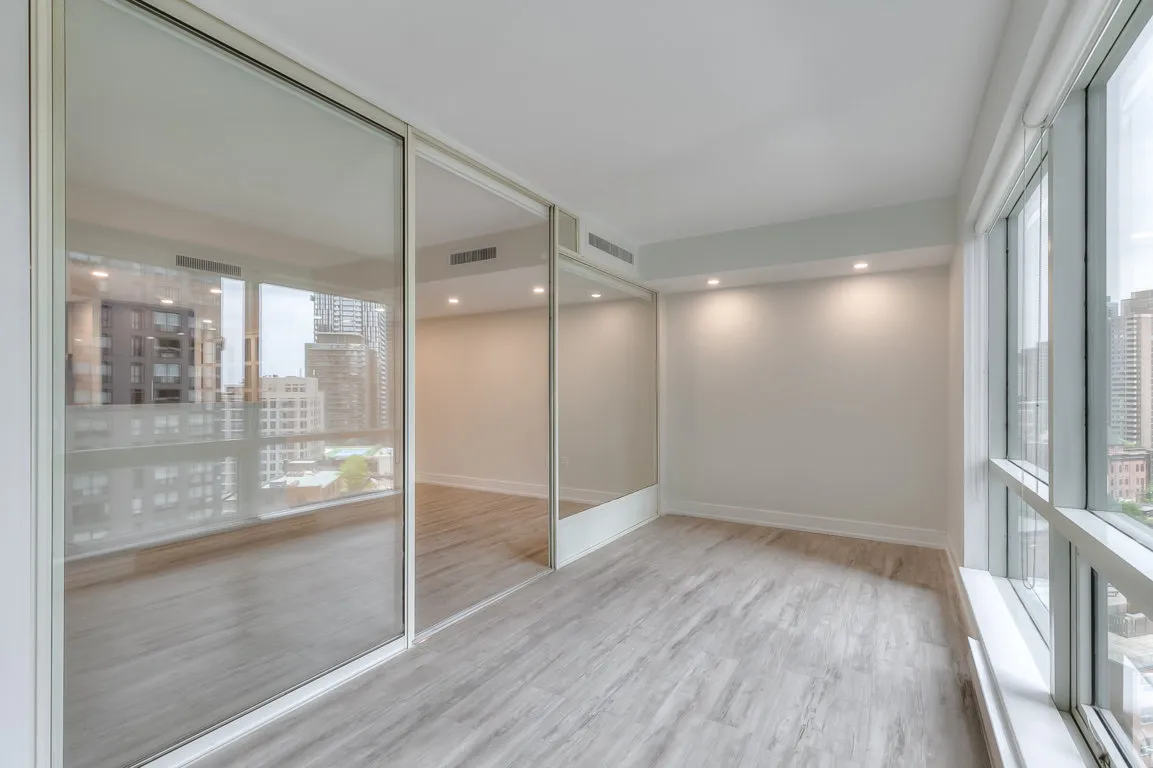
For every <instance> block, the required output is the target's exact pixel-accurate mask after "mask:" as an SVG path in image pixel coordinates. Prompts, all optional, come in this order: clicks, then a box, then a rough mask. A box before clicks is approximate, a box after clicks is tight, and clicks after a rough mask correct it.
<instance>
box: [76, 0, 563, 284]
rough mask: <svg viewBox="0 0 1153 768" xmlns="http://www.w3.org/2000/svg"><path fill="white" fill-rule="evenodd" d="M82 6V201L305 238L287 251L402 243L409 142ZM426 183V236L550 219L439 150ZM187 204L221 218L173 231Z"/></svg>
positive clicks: (155, 223) (125, 15)
mask: <svg viewBox="0 0 1153 768" xmlns="http://www.w3.org/2000/svg"><path fill="white" fill-rule="evenodd" d="M68 7H69V23H68V81H67V82H68V91H67V121H68V123H67V129H68V157H67V172H68V190H69V196H70V198H71V199H70V202H71V203H74V204H76V207H77V212H78V213H80V212H82V215H87V216H88V220H89V221H93V222H94V223H101V224H108V225H111V224H113V222H109V221H103V220H101V217H104V216H107V215H108V213H109V208H110V205H109V203H108V201H109V200H116V201H117V203H118V207H119V209H120V210H119V214H120V216H119V218H120V219H121V220H119V221H117V222H114V223H115V224H116V225H117V226H126V225H130V224H133V223H135V224H136V225H138V226H136V227H135V228H137V229H148V228H149V227H151V230H150V232H151V234H154V235H158V236H169V237H183V238H186V239H188V238H189V237H190V235H191V236H192V238H195V239H198V240H210V241H212V244H213V245H216V246H219V247H224V248H228V247H230V246H232V247H234V248H236V250H239V251H244V250H246V249H247V245H248V244H249V243H247V242H246V243H245V245H241V244H240V243H239V240H240V238H234V240H237V242H236V243H229V242H228V241H227V235H228V234H229V230H230V226H229V225H230V224H236V225H242V226H243V227H244V228H245V230H246V232H247V233H249V234H250V235H252V236H256V235H257V234H258V233H263V234H264V235H265V237H266V238H279V239H280V240H281V241H285V242H287V241H289V240H290V241H292V242H293V243H294V246H295V247H294V248H293V249H285V248H283V246H282V247H281V253H282V254H283V258H284V259H285V260H291V254H290V251H300V252H303V253H307V252H309V251H310V250H311V252H312V253H313V257H312V258H313V260H314V261H315V260H316V258H317V257H316V255H315V254H317V253H321V254H323V258H324V259H325V261H326V262H327V263H334V262H349V261H354V260H356V259H357V258H360V257H362V256H366V255H368V256H377V257H379V256H387V257H393V256H395V255H398V254H399V253H400V232H401V229H400V216H401V211H400V200H401V197H402V178H401V168H402V162H403V158H402V150H401V144H400V142H399V141H397V140H395V139H393V138H390V137H389V136H388V135H387V134H385V133H383V132H382V131H380V130H378V129H376V128H372V127H369V126H367V125H364V124H362V123H361V122H360V121H358V120H355V119H352V118H350V117H348V116H346V115H344V114H343V113H340V112H337V111H335V110H332V109H330V108H328V107H324V106H321V105H319V104H318V103H317V102H316V101H315V100H313V99H310V98H307V97H305V96H304V95H303V94H301V93H300V92H298V91H297V90H296V89H294V88H290V87H288V86H285V85H284V84H282V83H280V82H279V81H274V80H271V79H270V78H268V77H267V76H265V75H262V74H257V73H256V72H254V71H253V70H252V69H251V68H250V67H248V66H246V65H243V64H240V63H238V62H236V61H235V60H233V59H231V58H230V57H226V56H222V55H221V54H220V53H219V52H218V51H216V50H215V49H212V48H210V47H207V46H205V45H203V44H199V43H196V42H193V41H191V40H189V39H188V38H186V37H185V36H183V35H177V34H174V33H173V32H172V31H171V30H169V29H168V28H166V27H165V26H163V25H160V24H157V23H155V21H153V20H152V19H151V17H149V16H147V15H145V14H143V13H141V12H139V11H135V10H133V9H130V8H127V7H126V6H122V5H119V4H111V3H107V2H104V0H72V2H70V3H69V6H68ZM141 62H150V63H151V65H150V66H141V65H140V63H141ZM416 181H417V184H416V189H417V233H418V238H419V242H420V243H421V244H424V245H434V244H439V243H444V242H449V241H453V240H459V239H461V238H463V237H466V236H480V235H486V234H490V233H494V232H502V231H506V230H511V229H517V228H519V227H525V226H530V225H531V224H535V223H539V222H540V221H541V219H540V218H539V217H536V216H534V215H533V214H531V213H529V212H528V211H526V210H524V209H523V208H520V207H518V206H516V205H513V204H511V203H509V202H508V201H507V200H504V199H502V198H500V197H498V196H496V195H494V194H492V193H490V192H487V191H485V190H483V189H481V188H480V187H478V186H477V185H476V184H473V183H471V182H468V181H465V180H463V179H460V178H459V177H457V176H455V175H454V174H452V173H449V172H448V171H445V170H443V169H441V168H439V167H438V166H436V165H434V164H432V163H429V162H427V161H423V160H422V161H420V162H419V163H418V172H417V180H416ZM130 201H133V202H132V204H129V203H130ZM96 207H99V211H97V210H95V208H96ZM161 208H163V209H164V211H165V212H166V215H165V216H164V217H163V220H158V219H157V217H156V211H157V210H158V209H161ZM180 212H184V213H185V214H186V216H185V218H187V219H189V220H200V221H205V220H209V219H211V220H213V221H215V222H216V224H215V225H214V226H211V227H207V228H204V231H202V232H199V233H197V232H195V231H181V232H180V233H179V234H177V233H176V232H168V231H164V227H165V226H167V225H168V224H169V223H170V222H171V221H172V220H174V217H176V216H177V215H178V214H179V213H180ZM158 228H159V231H157V229H158ZM190 229H194V228H190ZM251 239H252V238H251V237H249V238H248V240H251Z"/></svg>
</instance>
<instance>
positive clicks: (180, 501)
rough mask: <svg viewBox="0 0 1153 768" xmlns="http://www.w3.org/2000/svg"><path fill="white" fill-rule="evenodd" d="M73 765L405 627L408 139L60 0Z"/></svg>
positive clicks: (117, 755) (239, 700)
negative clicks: (403, 365) (404, 216)
mask: <svg viewBox="0 0 1153 768" xmlns="http://www.w3.org/2000/svg"><path fill="white" fill-rule="evenodd" d="M65 10H66V21H67V28H66V30H67V36H66V57H67V75H68V76H67V90H66V108H67V109H66V117H67V119H66V134H67V163H66V180H65V186H66V189H65V192H66V211H67V220H66V223H65V226H66V251H67V255H66V257H65V258H66V263H65V264H62V265H60V266H61V268H62V269H63V270H64V271H65V277H64V281H65V288H64V292H65V306H63V307H61V308H59V310H58V317H59V319H60V321H61V322H62V323H63V324H64V327H65V333H64V334H63V348H62V349H60V350H59V351H58V354H59V360H60V365H61V366H62V367H63V369H64V377H63V379H64V388H63V393H62V395H63V397H64V413H65V432H66V446H65V448H66V452H65V456H64V467H63V469H64V494H65V499H64V504H63V515H64V518H63V531H62V535H63V537H64V542H63V551H64V555H65V564H64V614H65V616H64V637H63V663H64V677H63V690H64V704H63V718H64V722H63V725H64V734H65V737H64V738H65V743H64V762H65V765H66V766H67V767H68V768H111V767H112V766H124V765H130V764H134V763H136V762H138V761H140V760H143V759H146V758H148V757H149V756H151V755H155V754H157V753H159V752H162V751H164V750H166V749H168V748H170V747H172V746H174V745H176V744H177V743H179V742H181V741H183V740H186V739H188V738H190V737H192V736H195V735H196V734H197V733H199V732H201V731H203V730H205V729H207V728H210V727H212V726H214V725H216V724H219V723H220V722H222V721H225V720H227V719H229V718H231V717H233V716H235V715H237V714H239V713H241V712H243V711H244V710H246V709H249V708H251V707H254V706H256V705H259V704H260V703H262V702H263V701H265V700H267V699H269V698H271V697H274V696H276V695H278V694H280V693H282V692H284V691H286V690H288V689H291V688H293V687H294V686H297V685H299V684H301V683H303V682H305V681H307V680H309V679H311V678H313V677H315V676H317V675H320V674H322V673H324V672H325V671H327V670H329V669H331V668H333V667H334V666H337V665H339V664H341V663H343V662H345V661H347V660H349V659H351V658H354V657H356V656H357V655H359V654H362V653H364V652H366V651H369V650H371V649H373V648H375V647H377V646H380V645H382V644H384V643H385V642H387V641H389V640H392V639H394V638H396V637H398V636H400V635H402V634H403V631H404V626H403V610H402V583H403V579H402V565H403V535H402V503H401V496H400V494H401V493H402V492H403V487H402V482H401V481H402V476H401V473H400V471H399V469H398V468H399V467H400V466H401V458H402V457H401V455H400V453H401V447H402V443H401V440H400V437H399V436H400V435H401V434H402V407H401V404H402V392H401V391H400V388H399V387H398V382H399V381H401V378H400V376H399V375H398V369H399V366H400V361H401V356H400V354H399V344H400V343H401V340H402V338H403V334H402V330H401V329H402V322H403V317H402V312H403V302H402V301H401V292H402V280H401V276H402V259H401V254H402V227H401V212H402V174H403V147H402V142H401V140H400V139H399V138H398V137H396V136H394V135H393V134H390V133H388V132H386V131H385V130H383V129H382V128H380V127H378V126H375V125H371V124H369V123H367V122H365V121H364V120H362V119H360V118H357V117H354V116H353V115H351V114H350V113H346V112H344V111H342V110H340V109H338V108H336V107H334V106H332V105H330V104H328V103H327V102H324V101H321V100H319V99H317V98H315V97H314V96H312V95H311V94H309V93H306V92H305V91H303V90H301V89H299V88H298V87H296V86H295V85H293V84H290V83H288V82H286V81H283V80H280V79H277V78H275V77H273V76H271V75H269V74H268V73H266V72H265V71H263V70H259V69H256V68H255V67H252V66H250V65H249V64H247V63H246V62H244V61H242V60H241V59H239V58H236V57H234V56H233V55H231V54H230V53H229V52H226V51H224V50H222V49H219V48H217V47H214V46H213V45H211V44H209V43H206V42H204V41H203V40H201V39H200V38H196V37H193V36H191V35H189V34H187V33H186V32H184V31H182V30H179V29H177V28H176V27H174V26H172V25H170V24H168V23H167V22H165V21H164V20H162V19H160V18H158V17H155V16H153V15H151V14H149V13H147V12H146V11H143V10H141V9H139V8H138V7H136V6H133V5H129V4H127V3H119V2H109V1H107V0H67V4H66V6H65Z"/></svg>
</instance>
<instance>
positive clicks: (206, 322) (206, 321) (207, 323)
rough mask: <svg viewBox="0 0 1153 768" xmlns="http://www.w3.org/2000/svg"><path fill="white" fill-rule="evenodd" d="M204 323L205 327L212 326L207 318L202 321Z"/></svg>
mask: <svg viewBox="0 0 1153 768" xmlns="http://www.w3.org/2000/svg"><path fill="white" fill-rule="evenodd" d="M204 322H205V324H206V325H212V321H211V320H208V319H207V318H206V319H205V320H204Z"/></svg>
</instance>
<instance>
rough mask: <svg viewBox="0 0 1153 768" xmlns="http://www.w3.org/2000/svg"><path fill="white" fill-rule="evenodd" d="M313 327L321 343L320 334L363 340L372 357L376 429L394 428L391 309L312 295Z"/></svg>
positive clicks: (331, 296) (371, 372) (367, 302)
mask: <svg viewBox="0 0 1153 768" xmlns="http://www.w3.org/2000/svg"><path fill="white" fill-rule="evenodd" d="M312 306H313V312H314V314H313V327H314V329H315V332H316V334H317V337H318V340H319V336H320V334H329V333H342V334H349V333H351V334H356V335H359V336H360V337H362V338H363V339H364V342H363V343H364V345H365V346H366V347H367V348H368V350H369V352H370V354H369V358H368V367H369V371H370V375H371V377H372V385H371V387H372V392H373V394H372V399H373V401H374V402H375V403H376V407H375V408H374V410H373V414H374V416H375V421H374V423H373V424H372V426H373V427H382V428H387V427H389V426H391V415H390V413H389V408H390V407H391V405H390V401H389V396H388V395H389V376H390V371H389V367H388V361H389V360H390V359H391V357H390V352H391V336H392V331H391V328H390V325H389V321H390V318H389V316H388V308H387V307H386V306H385V305H383V304H379V303H376V302H371V301H363V300H361V299H353V298H349V297H347V296H334V295H332V294H327V293H315V294H313V295H312Z"/></svg>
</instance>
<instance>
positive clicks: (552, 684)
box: [198, 517, 988, 768]
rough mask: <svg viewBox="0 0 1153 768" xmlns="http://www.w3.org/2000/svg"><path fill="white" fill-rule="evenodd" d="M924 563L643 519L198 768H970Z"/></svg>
mask: <svg viewBox="0 0 1153 768" xmlns="http://www.w3.org/2000/svg"><path fill="white" fill-rule="evenodd" d="M945 581H946V572H945V562H944V559H943V556H942V554H941V553H940V552H937V551H933V550H927V549H919V548H914V547H907V546H900V545H893V544H880V543H874V542H867V541H859V540H853V539H843V538H835V537H830V536H823V535H818V534H809V533H798V532H786V531H780V530H775V529H770V528H758V527H752V526H744V525H737V524H730V523H722V522H715V521H704V520H694V519H691V518H683V517H664V518H660V519H658V520H656V521H655V522H653V523H651V524H649V525H647V526H644V527H642V528H640V529H639V530H637V531H635V532H633V533H632V534H630V535H628V536H627V537H624V538H622V539H621V540H619V541H617V542H614V543H613V544H610V545H609V546H607V547H605V548H603V549H601V550H599V551H598V552H595V553H593V554H592V555H590V556H588V557H586V558H583V559H581V560H580V561H578V562H577V563H575V564H573V565H572V566H570V567H567V568H565V569H563V570H561V571H559V572H557V573H555V574H550V575H549V576H546V577H545V578H543V579H540V580H538V581H536V582H534V583H533V584H531V585H529V586H528V587H525V588H524V589H522V590H520V591H518V592H516V593H514V594H513V595H511V596H509V597H508V598H507V599H505V600H503V601H501V602H500V603H498V604H497V605H494V606H492V607H490V608H488V609H486V610H484V611H482V612H479V613H478V614H475V615H473V616H471V617H469V618H468V619H466V620H464V621H462V622H460V623H458V624H455V625H453V626H451V627H449V628H447V629H445V630H443V631H442V632H440V633H437V634H436V635H434V636H432V637H431V638H430V639H429V640H428V641H427V642H425V643H422V644H421V645H419V646H418V647H417V648H416V649H414V650H412V651H409V652H407V653H405V654H402V655H401V656H399V657H397V658H396V659H394V660H392V661H390V662H389V663H388V664H386V665H383V666H382V667H380V668H378V669H376V670H374V671H372V672H370V673H367V674H365V675H363V676H362V677H360V678H358V679H357V680H356V681H354V682H352V683H350V684H349V685H347V686H345V687H343V688H341V689H338V690H337V691H334V692H333V693H330V694H329V695H327V696H325V697H323V698H322V699H319V700H318V701H316V702H314V703H312V704H310V705H308V706H307V707H304V708H302V709H300V710H298V711H296V712H295V713H293V714H292V715H290V716H289V717H287V718H285V719H283V720H281V721H278V722H276V723H273V724H271V725H269V726H267V727H266V728H264V729H262V730H259V731H257V732H255V733H253V734H251V735H250V736H249V737H247V738H246V739H244V740H241V741H239V742H236V743H234V744H232V745H230V746H228V747H227V748H225V749H224V750H221V751H219V752H217V753H214V754H213V755H210V756H209V757H208V758H207V759H206V760H204V761H202V765H201V766H198V768H307V767H310V766H316V767H318V768H319V767H321V766H323V767H324V768H328V767H330V766H340V767H341V768H357V767H359V766H366V767H367V766H373V767H375V766H392V765H396V766H420V767H421V768H432V767H433V766H469V767H470V768H473V767H477V766H525V767H526V768H529V767H531V768H536V767H537V766H544V765H547V766H595V767H596V768H602V767H603V766H612V767H613V768H616V767H617V766H687V767H690V768H697V767H707V768H723V766H773V767H776V766H813V767H814V768H823V767H825V766H828V767H830V768H831V767H832V766H838V767H840V766H878V767H881V766H884V767H885V768H888V767H890V766H892V767H899V768H906V767H908V768H919V767H920V766H933V767H934V768H983V767H984V766H987V765H988V761H987V755H986V752H985V748H984V743H983V741H982V736H981V732H980V728H979V724H978V719H977V715H976V710H975V705H974V701H973V694H972V688H971V685H970V683H969V681H968V679H967V677H966V674H965V672H964V671H963V670H964V669H965V667H964V665H963V664H962V662H961V658H962V656H961V649H962V635H961V632H960V630H959V628H958V626H957V623H956V620H955V610H954V608H953V603H952V602H951V601H950V600H949V598H948V597H947V595H946V589H945Z"/></svg>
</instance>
